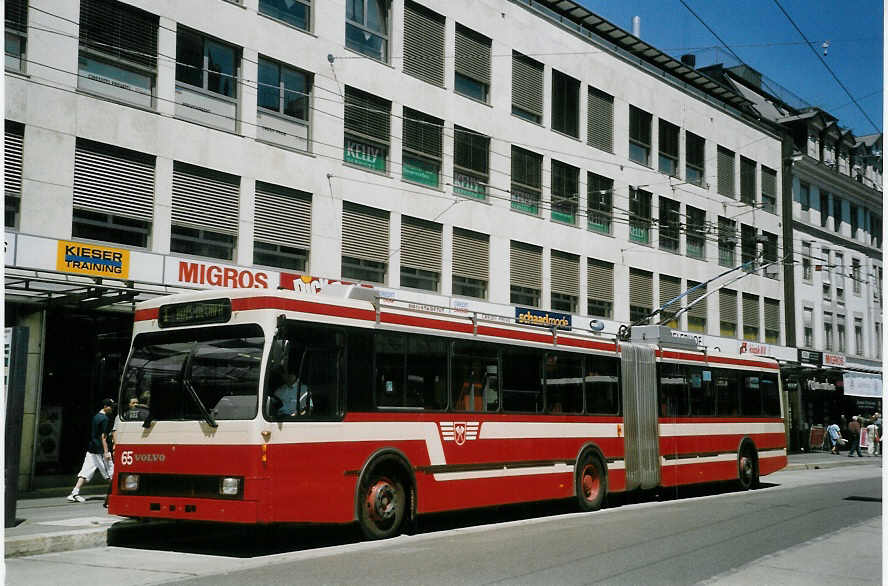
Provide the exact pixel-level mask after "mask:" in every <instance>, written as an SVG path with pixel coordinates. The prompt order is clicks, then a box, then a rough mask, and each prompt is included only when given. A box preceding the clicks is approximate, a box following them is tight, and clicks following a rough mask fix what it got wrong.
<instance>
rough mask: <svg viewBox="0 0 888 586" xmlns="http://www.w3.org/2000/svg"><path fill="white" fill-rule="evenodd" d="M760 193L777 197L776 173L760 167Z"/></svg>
mask: <svg viewBox="0 0 888 586" xmlns="http://www.w3.org/2000/svg"><path fill="white" fill-rule="evenodd" d="M762 193H763V194H765V195H770V196H771V197H777V171H774V170H772V169H768V168H767V167H762Z"/></svg>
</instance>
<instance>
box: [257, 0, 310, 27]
mask: <svg viewBox="0 0 888 586" xmlns="http://www.w3.org/2000/svg"><path fill="white" fill-rule="evenodd" d="M259 14H264V15H265V16H270V17H271V18H274V19H277V20H280V21H282V22H285V23H287V24H289V25H291V26H295V27H296V28H299V29H302V30H304V31H307V30H310V29H311V1H310V0H259Z"/></svg>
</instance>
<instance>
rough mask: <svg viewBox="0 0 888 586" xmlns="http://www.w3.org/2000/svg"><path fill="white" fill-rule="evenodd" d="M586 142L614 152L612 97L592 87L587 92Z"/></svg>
mask: <svg viewBox="0 0 888 586" xmlns="http://www.w3.org/2000/svg"><path fill="white" fill-rule="evenodd" d="M586 142H587V144H589V146H593V147H595V148H597V149H600V150H602V151H605V152H608V153H612V152H614V97H613V96H611V95H609V94H606V93H604V92H602V91H600V90H597V89H595V88H593V87H590V88H589V93H588V110H587V111H586Z"/></svg>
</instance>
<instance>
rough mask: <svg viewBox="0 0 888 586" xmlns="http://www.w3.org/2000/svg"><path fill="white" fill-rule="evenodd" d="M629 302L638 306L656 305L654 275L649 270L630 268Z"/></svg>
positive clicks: (651, 306)
mask: <svg viewBox="0 0 888 586" xmlns="http://www.w3.org/2000/svg"><path fill="white" fill-rule="evenodd" d="M629 303H630V305H634V306H636V307H648V308H650V309H653V307H654V276H653V274H652V273H649V272H647V271H639V270H636V269H629Z"/></svg>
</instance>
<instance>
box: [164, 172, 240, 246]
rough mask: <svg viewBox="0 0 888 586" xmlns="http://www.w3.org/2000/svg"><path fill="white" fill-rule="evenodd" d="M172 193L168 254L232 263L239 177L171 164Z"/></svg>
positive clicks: (235, 240) (235, 242) (236, 227)
mask: <svg viewBox="0 0 888 586" xmlns="http://www.w3.org/2000/svg"><path fill="white" fill-rule="evenodd" d="M172 191H173V201H172V236H171V239H170V250H171V251H172V252H180V253H184V254H195V255H198V256H208V257H211V258H218V259H222V260H232V259H233V258H234V249H235V246H236V244H237V230H238V221H239V219H238V218H239V216H238V213H239V212H238V207H239V206H238V202H239V200H240V177H238V176H236V175H230V174H228V173H223V172H220V171H215V170H212V169H206V168H203V167H196V166H194V165H189V164H186V163H180V162H179V161H175V162H174V163H173V190H172Z"/></svg>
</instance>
